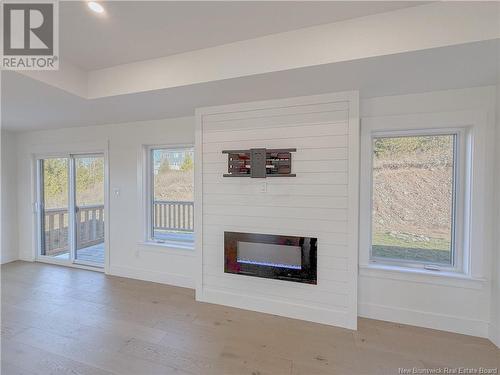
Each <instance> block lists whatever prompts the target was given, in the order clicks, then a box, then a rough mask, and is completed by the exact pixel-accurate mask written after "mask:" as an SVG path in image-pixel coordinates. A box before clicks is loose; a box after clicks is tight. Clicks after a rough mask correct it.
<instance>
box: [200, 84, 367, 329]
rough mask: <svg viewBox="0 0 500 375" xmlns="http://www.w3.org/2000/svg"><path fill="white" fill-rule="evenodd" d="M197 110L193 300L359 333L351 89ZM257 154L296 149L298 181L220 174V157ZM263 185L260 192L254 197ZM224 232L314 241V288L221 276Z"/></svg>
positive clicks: (354, 100)
mask: <svg viewBox="0 0 500 375" xmlns="http://www.w3.org/2000/svg"><path fill="white" fill-rule="evenodd" d="M197 113H198V124H197V130H196V131H197V136H196V152H197V153H198V158H197V161H196V170H197V172H196V173H197V178H196V184H197V186H198V188H197V195H196V199H195V204H196V207H197V212H196V217H197V218H198V221H197V228H198V232H197V249H198V251H199V252H202V257H201V259H200V262H201V268H200V269H199V272H201V275H199V276H201V279H199V280H198V284H197V289H196V298H197V300H200V301H205V302H211V303H220V304H225V305H230V306H236V307H241V308H247V309H251V310H256V311H262V312H267V313H272V314H277V315H283V316H288V317H293V318H299V319H304V320H309V321H315V322H320V323H325V324H332V325H339V326H343V327H348V328H352V329H355V328H356V322H357V311H356V310H357V302H356V301H357V298H356V291H357V288H356V283H357V228H358V220H357V212H358V211H357V197H358V194H357V189H358V186H359V182H358V146H359V142H358V134H359V119H358V96H357V92H349V93H339V94H328V95H317V96H308V97H301V98H292V99H284V100H270V101H262V102H254V103H244V104H235V105H230V106H223V107H211V108H205V109H201V110H200V111H198V112H197ZM255 147H265V148H297V152H295V153H293V155H292V173H296V174H297V176H296V177H289V178H266V179H265V180H263V179H251V178H224V177H222V175H223V173H224V172H225V171H226V170H227V155H224V154H222V150H231V149H232V150H240V149H249V148H255ZM263 183H265V184H266V185H267V189H266V192H262V191H261V190H260V187H261V185H262V184H263ZM200 185H201V186H200ZM200 189H201V190H200ZM200 218H202V219H203V223H202V224H200V223H201V221H200V220H199V219H200ZM225 231H232V232H246V233H258V234H277V235H289V236H304V237H316V238H317V239H318V276H317V277H318V281H317V285H311V284H300V283H295V282H289V281H283V280H271V279H264V278H258V277H248V276H244V275H235V274H229V273H225V272H224V232H225Z"/></svg>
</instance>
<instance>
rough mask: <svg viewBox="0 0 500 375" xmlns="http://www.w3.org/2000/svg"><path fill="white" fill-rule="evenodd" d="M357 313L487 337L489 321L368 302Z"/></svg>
mask: <svg viewBox="0 0 500 375" xmlns="http://www.w3.org/2000/svg"><path fill="white" fill-rule="evenodd" d="M358 314H359V316H360V317H363V318H370V319H377V320H385V321H388V322H394V323H401V324H409V325H413V326H418V327H424V328H431V329H437V330H441V331H449V332H455V333H461V334H464V335H471V336H478V337H485V338H488V330H489V323H488V322H487V321H483V320H475V319H467V318H463V317H459V316H453V315H444V314H436V313H431V312H427V311H418V310H410V309H402V308H396V307H391V306H384V305H377V304H369V303H361V304H359V305H358Z"/></svg>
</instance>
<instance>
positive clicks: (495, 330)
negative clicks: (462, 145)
mask: <svg viewBox="0 0 500 375" xmlns="http://www.w3.org/2000/svg"><path fill="white" fill-rule="evenodd" d="M499 82H500V68H499ZM496 104H497V108H496V109H497V110H496V114H497V117H496V144H495V151H496V168H495V171H496V173H495V176H496V181H495V197H496V213H495V219H494V221H493V223H494V229H493V230H494V231H495V234H496V236H495V241H494V246H493V252H494V257H493V262H492V268H493V269H492V275H493V277H492V288H491V323H490V334H489V336H490V340H491V341H493V342H494V343H495V344H496V345H497V346H498V347H500V194H499V192H500V83H499V84H498V85H497V102H496Z"/></svg>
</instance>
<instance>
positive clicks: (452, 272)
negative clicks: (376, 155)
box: [359, 111, 485, 280]
mask: <svg viewBox="0 0 500 375" xmlns="http://www.w3.org/2000/svg"><path fill="white" fill-rule="evenodd" d="M484 125H485V116H484V114H483V113H481V112H475V111H460V112H447V113H431V114H415V115H397V116H384V117H370V118H365V119H363V120H362V123H361V159H360V161H361V169H360V172H361V173H360V174H361V178H360V182H361V184H360V240H359V245H360V251H359V252H360V254H359V261H360V268H361V271H362V272H361V273H362V274H363V273H364V274H367V273H370V274H373V275H375V274H376V275H377V276H383V275H384V274H385V275H386V276H387V277H394V273H395V272H396V273H398V272H399V273H407V274H408V275H410V274H411V275H412V276H411V277H412V278H415V277H417V278H418V277H419V276H420V275H423V277H426V275H432V276H433V279H434V277H439V276H443V277H451V278H454V279H460V280H463V279H464V278H465V279H474V280H482V277H483V276H484V274H483V267H481V262H482V260H483V258H484V247H483V243H484V242H482V241H481V239H480V236H481V234H480V233H475V228H478V225H481V223H482V225H484V224H485V217H484V207H481V206H480V205H479V202H480V201H481V200H480V199H479V200H478V199H476V198H477V197H476V195H477V194H480V193H479V192H478V191H476V190H477V189H475V188H474V187H475V186H476V185H477V184H481V183H483V179H484V171H483V170H481V168H476V167H477V166H478V163H481V162H483V160H481V157H482V155H484V153H476V152H475V151H476V150H477V149H478V148H479V147H481V146H482V143H483V142H485V140H484V138H483V136H482V134H481V133H482V132H481V131H480V129H481V128H482V127H484ZM444 134H454V135H455V136H456V147H455V178H454V180H455V203H454V206H455V209H454V211H455V213H454V219H455V220H454V228H455V230H454V238H453V242H454V257H455V259H454V262H453V264H452V265H451V266H450V267H446V266H435V265H433V266H432V267H428V266H427V267H426V264H425V263H411V262H409V263H405V262H401V261H390V260H383V261H381V260H380V259H371V257H370V250H371V243H372V241H371V233H372V230H371V225H372V212H371V207H372V148H373V142H372V140H373V138H374V137H378V136H391V137H392V136H395V137H396V136H415V135H444ZM473 177H474V179H473ZM473 223H474V225H473ZM473 241H474V242H473ZM471 244H474V246H472V245H471ZM473 266H475V268H473Z"/></svg>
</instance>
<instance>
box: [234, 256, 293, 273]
mask: <svg viewBox="0 0 500 375" xmlns="http://www.w3.org/2000/svg"><path fill="white" fill-rule="evenodd" d="M237 261H238V263H244V264H255V265H258V266H270V267H278V268H289V269H293V270H300V269H302V267H301V266H297V265H295V264H281V263H271V262H258V261H256V260H248V259H239V258H238V259H237Z"/></svg>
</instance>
